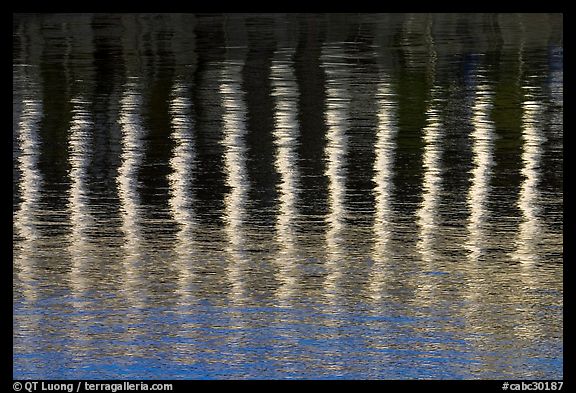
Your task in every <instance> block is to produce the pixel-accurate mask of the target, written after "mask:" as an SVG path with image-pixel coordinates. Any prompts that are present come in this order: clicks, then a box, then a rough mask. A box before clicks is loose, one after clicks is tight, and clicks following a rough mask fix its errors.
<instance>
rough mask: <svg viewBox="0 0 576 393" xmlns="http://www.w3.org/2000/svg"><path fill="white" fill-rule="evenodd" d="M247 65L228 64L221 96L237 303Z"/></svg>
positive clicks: (241, 296) (241, 289) (242, 266)
mask: <svg viewBox="0 0 576 393" xmlns="http://www.w3.org/2000/svg"><path fill="white" fill-rule="evenodd" d="M243 66H244V62H243V61H233V60H228V61H226V62H225V63H224V67H223V69H222V83H221V85H220V93H221V95H222V104H223V109H224V114H223V120H224V139H223V141H222V144H223V145H224V167H225V172H226V184H227V186H228V187H229V189H230V191H229V193H228V194H227V195H226V196H225V198H224V214H225V221H226V223H225V231H226V235H227V238H228V244H227V246H226V247H227V249H226V252H227V254H228V256H229V261H228V263H227V276H228V281H229V283H230V285H231V288H230V295H231V298H232V301H233V302H234V303H239V304H241V303H242V302H244V301H245V298H246V288H245V282H244V280H245V277H244V272H245V270H246V269H247V267H246V256H245V251H244V250H245V247H246V245H245V243H246V239H245V237H246V235H245V233H244V232H245V228H244V225H245V221H246V215H247V213H246V204H247V200H248V195H247V194H248V185H249V182H248V177H247V176H248V175H247V172H246V151H247V147H246V141H245V139H244V138H245V135H246V113H247V108H246V103H245V98H244V92H243V90H242V69H243Z"/></svg>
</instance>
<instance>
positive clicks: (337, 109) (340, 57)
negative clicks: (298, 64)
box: [321, 46, 350, 300]
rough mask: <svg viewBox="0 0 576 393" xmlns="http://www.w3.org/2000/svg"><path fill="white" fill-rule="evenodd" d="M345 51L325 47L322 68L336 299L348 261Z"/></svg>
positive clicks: (330, 284) (331, 281)
mask: <svg viewBox="0 0 576 393" xmlns="http://www.w3.org/2000/svg"><path fill="white" fill-rule="evenodd" d="M344 59H345V54H344V51H343V49H342V48H339V47H336V46H333V47H330V46H325V47H324V48H323V50H322V59H321V60H322V65H323V67H324V69H325V72H326V113H325V117H326V126H327V133H326V139H327V143H326V150H325V159H326V175H327V177H328V209H329V212H328V216H327V217H326V221H327V224H328V229H327V231H326V246H327V257H328V259H327V264H326V266H327V270H328V272H327V276H326V283H325V285H326V296H327V297H328V298H329V299H332V300H334V297H335V296H337V294H338V292H339V291H340V288H339V286H340V285H341V280H342V274H343V273H342V272H343V264H344V262H345V259H344V258H345V251H344V249H343V246H344V241H343V237H344V229H345V216H346V205H345V199H346V183H345V182H346V167H347V164H346V160H347V157H346V156H347V150H348V147H347V145H348V138H347V135H346V132H347V131H348V129H349V127H350V125H349V105H350V98H349V93H348V90H347V86H346V83H347V81H346V79H347V78H348V77H349V71H348V70H347V69H346V65H345V64H343V63H342V61H344Z"/></svg>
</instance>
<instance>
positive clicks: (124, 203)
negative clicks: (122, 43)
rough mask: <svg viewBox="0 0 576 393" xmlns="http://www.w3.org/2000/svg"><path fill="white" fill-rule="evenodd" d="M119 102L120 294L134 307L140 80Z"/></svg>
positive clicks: (138, 296)
mask: <svg viewBox="0 0 576 393" xmlns="http://www.w3.org/2000/svg"><path fill="white" fill-rule="evenodd" d="M124 89H125V90H124V92H123V95H122V98H121V101H120V118H119V120H118V121H119V123H120V128H121V133H122V136H121V145H122V153H121V161H122V164H121V166H120V168H119V169H118V178H117V179H116V182H117V184H118V198H119V200H120V211H121V216H122V225H121V229H122V232H123V233H124V237H125V240H124V243H123V251H124V252H123V258H122V266H123V268H124V274H125V275H126V279H125V280H123V281H122V282H123V283H124V284H125V288H124V291H125V293H124V295H125V296H126V297H127V300H128V301H129V302H130V303H131V304H132V303H133V304H134V306H135V307H142V306H143V303H142V300H143V296H142V293H141V290H142V289H143V288H142V285H141V273H140V271H139V268H140V266H141V263H142V258H143V252H142V241H143V240H142V229H141V225H142V222H141V221H142V212H141V209H142V207H141V202H140V194H139V190H138V172H139V168H140V166H141V165H142V157H143V151H144V141H143V138H144V135H143V134H144V128H143V125H142V119H141V114H140V111H141V109H142V96H141V95H140V89H141V87H140V81H139V80H138V78H130V79H129V81H128V82H127V83H126V85H125V87H124Z"/></svg>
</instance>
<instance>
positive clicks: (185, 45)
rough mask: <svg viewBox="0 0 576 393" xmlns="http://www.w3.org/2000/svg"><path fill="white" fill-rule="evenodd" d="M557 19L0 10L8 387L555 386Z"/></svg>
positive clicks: (559, 208) (559, 205)
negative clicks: (117, 381)
mask: <svg viewBox="0 0 576 393" xmlns="http://www.w3.org/2000/svg"><path fill="white" fill-rule="evenodd" d="M562 22H563V21H562V16H561V15H549V14H529V15H524V14H433V15H427V14H382V15H381V14H353V15H347V14H325V15H324V14H321V15H316V14H314V15H312V14H287V15H277V14H274V15H269V14H247V15H243V14H234V15H220V14H218V15H216V14H214V15H208V14H202V15H192V14H159V15H156V14H65V15H59V14H45V15H24V14H18V15H14V18H13V211H14V215H13V222H14V232H13V233H14V237H13V249H14V251H13V257H14V269H13V272H14V276H13V279H14V285H13V293H14V295H13V301H14V326H13V328H14V367H13V376H14V378H18V379H21V378H51V379H58V378H130V379H142V378H144V379H146V378H153V379H161V378H183V379H191V378H192V379H196V378H274V379H278V378H280V379H283V378H355V379H364V378H384V379H412V378H421V379H422V378H424V379H428V378H431V379H438V378H450V379H462V378H463V379H467V378H483V379H491V378H499V379H502V378H503V379H510V378H517V379H540V378H546V379H551V378H554V379H561V378H562V377H563V371H562V366H563V334H562V325H563V321H562V310H563V300H562V292H563V284H562V278H563V277H562V254H563V240H562V224H563V218H562V212H563V202H562V195H563V190H562V178H563V172H562V154H563V139H562V138H563V123H562V116H563V36H562Z"/></svg>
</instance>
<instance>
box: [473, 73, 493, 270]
mask: <svg viewBox="0 0 576 393" xmlns="http://www.w3.org/2000/svg"><path fill="white" fill-rule="evenodd" d="M476 79H477V83H476V92H475V97H474V105H473V108H472V125H473V127H474V128H473V131H472V135H471V138H472V162H473V164H474V168H473V169H472V171H471V174H472V179H471V185H470V188H469V190H468V198H467V199H468V208H469V210H470V217H469V219H468V225H467V230H468V239H467V242H466V248H467V249H468V251H469V254H468V258H469V259H470V261H471V262H473V263H474V262H477V261H478V260H479V258H480V257H481V256H482V252H483V250H484V249H485V248H486V247H487V240H488V239H487V237H488V236H487V233H486V231H487V228H486V227H487V219H486V215H487V214H486V213H487V211H488V195H489V192H490V177H491V174H492V167H493V165H494V159H493V154H494V137H495V134H494V123H493V122H492V120H491V119H490V114H491V112H492V106H493V103H492V100H493V93H492V91H491V90H490V87H489V86H488V83H487V81H486V80H485V77H484V76H483V73H482V70H479V71H478V73H477V75H476Z"/></svg>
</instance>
